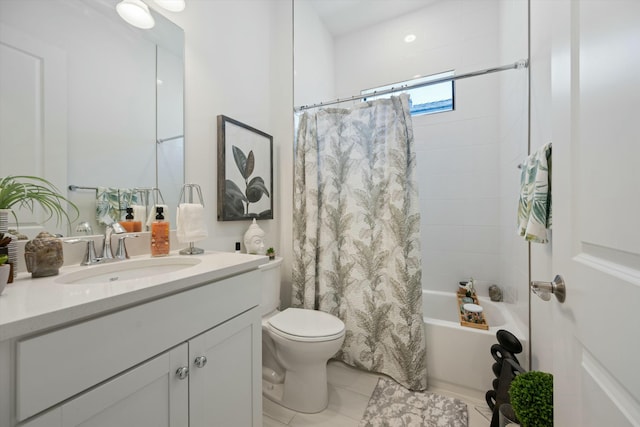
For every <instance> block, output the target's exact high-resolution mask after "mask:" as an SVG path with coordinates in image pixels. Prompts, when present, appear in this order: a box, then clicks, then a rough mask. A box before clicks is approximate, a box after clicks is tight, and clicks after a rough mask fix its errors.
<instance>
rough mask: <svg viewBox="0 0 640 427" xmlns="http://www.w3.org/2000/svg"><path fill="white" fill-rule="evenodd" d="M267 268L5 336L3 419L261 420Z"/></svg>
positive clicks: (103, 426)
mask: <svg viewBox="0 0 640 427" xmlns="http://www.w3.org/2000/svg"><path fill="white" fill-rule="evenodd" d="M258 274H259V273H258V272H257V271H256V270H252V271H249V272H246V273H242V274H238V275H235V276H232V277H227V278H224V279H222V280H218V281H214V282H211V283H207V284H204V285H201V286H196V287H192V288H190V289H188V290H185V291H181V292H177V293H173V294H171V295H168V296H163V297H160V298H157V299H152V300H149V301H145V302H142V303H140V304H137V305H134V306H131V307H128V308H125V309H122V310H116V311H112V312H109V313H108V314H104V315H101V316H98V317H95V318H89V319H86V320H81V321H79V322H77V323H74V324H71V325H69V326H64V327H60V328H58V329H55V330H52V331H47V332H45V333H41V334H39V335H38V334H35V335H32V334H31V335H29V336H26V337H17V338H15V339H13V340H11V341H10V342H9V343H7V342H4V343H0V358H3V359H5V360H3V361H2V363H1V364H2V366H1V367H2V368H5V367H10V368H11V370H12V371H13V372H14V374H10V375H4V376H3V375H0V398H2V399H3V400H7V399H8V401H9V402H10V403H9V404H7V402H6V401H5V402H2V403H0V410H6V409H8V410H9V412H10V413H12V414H13V415H11V416H10V417H7V416H6V413H5V415H4V416H3V415H1V414H0V426H1V427H14V426H19V427H41V426H46V427H72V426H85V427H89V426H91V427H113V426H119V427H120V426H122V427H126V426H132V427H133V426H135V427H145V426H153V427H157V426H167V427H169V426H171V427H183V426H184V427H187V426H191V427H200V426H203V427H204V426H214V425H215V426H229V427H241V426H247V427H258V426H261V425H262V398H261V321H260V311H259V309H258V307H257V305H258V304H259V302H260V292H261V290H260V283H259V276H258ZM7 359H9V361H7ZM8 390H10V391H9V393H7V391H8ZM0 412H1V411H0ZM5 423H8V424H5Z"/></svg>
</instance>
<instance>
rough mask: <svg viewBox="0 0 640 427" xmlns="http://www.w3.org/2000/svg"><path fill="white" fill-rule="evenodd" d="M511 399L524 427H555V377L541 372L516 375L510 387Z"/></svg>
mask: <svg viewBox="0 0 640 427" xmlns="http://www.w3.org/2000/svg"><path fill="white" fill-rule="evenodd" d="M509 398H510V400H511V406H513V411H514V412H515V415H516V417H517V418H518V421H520V424H522V425H523V426H524V427H549V426H553V375H551V374H549V373H547V372H540V371H529V372H524V373H522V374H518V375H516V377H515V378H514V379H513V381H512V382H511V385H510V386H509Z"/></svg>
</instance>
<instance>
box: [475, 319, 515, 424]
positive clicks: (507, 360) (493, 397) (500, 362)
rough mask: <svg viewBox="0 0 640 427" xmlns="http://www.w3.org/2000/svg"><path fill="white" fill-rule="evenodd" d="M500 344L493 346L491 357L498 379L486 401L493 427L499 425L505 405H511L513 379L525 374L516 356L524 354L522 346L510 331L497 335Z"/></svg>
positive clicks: (503, 331) (492, 367)
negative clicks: (501, 408)
mask: <svg viewBox="0 0 640 427" xmlns="http://www.w3.org/2000/svg"><path fill="white" fill-rule="evenodd" d="M496 338H497V339H498V344H494V345H492V346H491V350H490V351H491V356H492V357H493V359H494V360H495V363H494V364H493V365H492V366H491V369H492V371H493V374H494V375H495V376H496V379H494V380H493V384H492V385H493V390H488V391H487V393H486V394H485V399H486V401H487V405H488V406H489V409H491V410H492V411H493V417H492V418H491V427H498V425H499V410H500V406H501V405H502V404H504V403H509V386H510V385H511V381H512V380H513V378H514V377H515V376H516V375H517V374H519V373H523V372H525V370H524V369H523V368H522V367H521V366H520V362H519V361H518V358H517V357H516V354H518V353H521V352H522V344H521V343H520V341H519V340H518V339H517V338H516V337H515V336H514V335H513V334H512V333H511V332H509V331H507V330H504V329H500V330H499V331H498V332H497V333H496Z"/></svg>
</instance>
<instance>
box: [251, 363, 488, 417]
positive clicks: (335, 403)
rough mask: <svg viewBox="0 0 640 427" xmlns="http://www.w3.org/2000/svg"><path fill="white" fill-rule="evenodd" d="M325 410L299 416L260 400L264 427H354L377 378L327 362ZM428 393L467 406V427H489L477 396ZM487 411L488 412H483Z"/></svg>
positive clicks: (481, 403)
mask: <svg viewBox="0 0 640 427" xmlns="http://www.w3.org/2000/svg"><path fill="white" fill-rule="evenodd" d="M327 373H328V377H329V407H328V408H327V409H325V410H324V411H322V412H320V413H318V414H301V413H298V412H295V411H292V410H290V409H287V408H284V407H282V406H280V405H277V404H275V403H273V402H271V401H270V400H268V399H266V398H263V400H262V402H263V414H264V417H263V426H264V427H283V426H292V427H301V426H314V427H357V426H358V423H359V422H360V419H361V418H362V414H363V413H364V410H365V409H366V407H367V404H368V403H369V398H370V397H371V394H372V393H373V390H374V388H375V387H376V384H377V382H378V375H376V374H372V373H368V372H363V371H360V370H358V369H354V368H352V367H350V366H348V365H345V364H344V363H342V362H337V361H330V362H329V365H328V367H327ZM429 391H431V392H435V393H439V394H442V395H445V396H450V397H455V398H458V399H461V400H463V401H464V402H466V403H467V410H468V413H469V427H489V424H490V423H489V421H487V419H486V418H485V417H483V416H482V415H481V414H480V413H479V412H478V411H477V410H476V409H475V407H476V406H478V407H480V408H486V407H487V405H486V403H485V402H484V400H480V398H481V396H474V397H469V396H468V395H463V394H460V391H459V390H458V391H452V390H447V389H445V388H442V387H440V388H438V387H431V388H430V389H429ZM487 410H488V409H487Z"/></svg>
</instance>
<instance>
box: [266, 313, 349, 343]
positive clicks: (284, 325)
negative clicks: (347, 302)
mask: <svg viewBox="0 0 640 427" xmlns="http://www.w3.org/2000/svg"><path fill="white" fill-rule="evenodd" d="M267 324H268V326H269V330H270V331H271V332H273V333H275V334H277V335H279V336H281V337H283V338H286V339H290V340H292V341H299V342H319V341H332V340H335V339H339V338H342V336H344V323H343V322H342V320H340V319H338V318H337V317H336V316H333V315H331V314H329V313H325V312H323V311H317V310H305V309H301V308H287V309H286V310H284V311H282V312H280V313H278V314H276V315H275V316H272V317H271V318H269V319H268V320H267Z"/></svg>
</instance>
